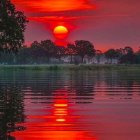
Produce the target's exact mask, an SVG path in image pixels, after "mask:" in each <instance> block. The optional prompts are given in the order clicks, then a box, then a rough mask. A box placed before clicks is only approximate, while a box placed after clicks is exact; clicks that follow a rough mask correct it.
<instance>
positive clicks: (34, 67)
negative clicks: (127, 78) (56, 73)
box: [0, 64, 140, 71]
mask: <svg viewBox="0 0 140 140" xmlns="http://www.w3.org/2000/svg"><path fill="white" fill-rule="evenodd" d="M0 70H49V71H50V70H140V65H93V64H92V65H87V64H86V65H84V64H82V65H71V64H61V65H0Z"/></svg>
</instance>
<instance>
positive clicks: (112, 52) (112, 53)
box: [105, 49, 119, 64]
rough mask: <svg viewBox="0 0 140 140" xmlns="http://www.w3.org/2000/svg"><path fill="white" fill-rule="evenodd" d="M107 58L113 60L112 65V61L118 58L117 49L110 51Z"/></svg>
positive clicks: (106, 54) (106, 53) (107, 52)
mask: <svg viewBox="0 0 140 140" xmlns="http://www.w3.org/2000/svg"><path fill="white" fill-rule="evenodd" d="M105 56H106V57H107V58H108V59H110V60H111V64H112V59H115V58H118V57H119V52H118V51H116V50H115V49H109V50H107V51H106V52H105Z"/></svg>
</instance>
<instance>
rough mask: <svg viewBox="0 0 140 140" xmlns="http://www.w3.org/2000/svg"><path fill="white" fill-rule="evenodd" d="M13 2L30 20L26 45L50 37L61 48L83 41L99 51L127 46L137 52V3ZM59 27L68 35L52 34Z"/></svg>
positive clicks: (82, 0)
mask: <svg viewBox="0 0 140 140" xmlns="http://www.w3.org/2000/svg"><path fill="white" fill-rule="evenodd" d="M12 2H13V3H14V4H15V5H16V8H17V9H18V10H21V11H23V12H24V13H25V15H26V16H27V17H28V19H29V21H30V22H29V24H28V27H27V30H26V33H25V42H26V44H27V43H28V42H33V41H35V40H44V39H47V38H49V39H51V40H54V41H55V42H57V43H56V44H57V45H59V46H62V45H65V44H67V42H71V41H72V42H73V41H75V40H78V39H85V40H89V41H91V42H94V45H95V47H96V48H98V49H100V50H102V51H106V50H107V49H109V48H121V47H124V46H127V45H128V46H133V47H134V50H137V49H138V44H139V35H140V30H139V23H140V20H139V19H140V18H139V7H138V6H139V5H140V1H137V2H135V3H134V2H132V1H130V0H128V1H127V2H126V1H119V2H118V1H107V0H104V1H97V0H40V1H36V0H12ZM118 9H119V10H118ZM62 25H63V26H65V27H66V28H67V29H68V33H67V31H66V32H65V33H58V32H57V33H54V28H55V27H56V26H62ZM69 26H70V27H69ZM71 27H72V29H71ZM73 27H74V28H73ZM61 31H62V30H61ZM69 32H70V34H69ZM67 37H68V38H67ZM66 38H67V39H66ZM62 40H63V42H62ZM28 44H29V43H28Z"/></svg>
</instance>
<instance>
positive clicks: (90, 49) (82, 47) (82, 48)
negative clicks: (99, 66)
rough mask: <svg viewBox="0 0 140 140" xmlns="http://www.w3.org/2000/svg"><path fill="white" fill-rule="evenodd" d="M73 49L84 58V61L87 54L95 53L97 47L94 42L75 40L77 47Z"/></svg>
mask: <svg viewBox="0 0 140 140" xmlns="http://www.w3.org/2000/svg"><path fill="white" fill-rule="evenodd" d="M73 50H74V51H75V52H76V54H77V55H79V56H80V57H81V58H82V63H83V60H84V57H85V56H86V55H88V56H94V55H95V49H94V46H93V44H92V43H91V42H89V41H85V40H77V41H75V47H74V48H73Z"/></svg>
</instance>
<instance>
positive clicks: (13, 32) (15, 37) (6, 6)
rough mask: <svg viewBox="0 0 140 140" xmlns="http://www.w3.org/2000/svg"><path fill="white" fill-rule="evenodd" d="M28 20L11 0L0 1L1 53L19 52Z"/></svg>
mask: <svg viewBox="0 0 140 140" xmlns="http://www.w3.org/2000/svg"><path fill="white" fill-rule="evenodd" d="M26 23H27V19H26V17H25V16H24V14H23V13H22V12H20V11H17V10H16V8H15V6H14V5H13V4H12V3H11V1H10V0H0V51H6V52H7V51H12V52H15V53H16V52H17V51H18V49H19V48H20V47H21V46H22V44H23V42H24V35H23V33H24V31H25V28H26Z"/></svg>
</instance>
